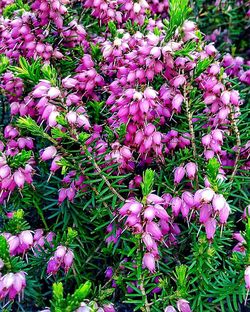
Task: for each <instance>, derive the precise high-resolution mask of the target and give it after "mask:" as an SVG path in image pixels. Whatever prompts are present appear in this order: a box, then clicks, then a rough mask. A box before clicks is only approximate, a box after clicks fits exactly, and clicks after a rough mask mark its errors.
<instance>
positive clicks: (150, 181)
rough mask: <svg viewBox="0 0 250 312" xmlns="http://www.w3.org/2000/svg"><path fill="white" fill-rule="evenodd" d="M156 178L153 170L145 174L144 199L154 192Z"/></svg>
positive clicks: (142, 186)
mask: <svg viewBox="0 0 250 312" xmlns="http://www.w3.org/2000/svg"><path fill="white" fill-rule="evenodd" d="M154 176H155V173H154V171H153V170H152V169H147V170H146V171H145V172H144V173H143V181H142V183H141V189H142V195H143V197H146V196H147V195H149V194H150V193H151V192H152V189H153V185H154Z"/></svg>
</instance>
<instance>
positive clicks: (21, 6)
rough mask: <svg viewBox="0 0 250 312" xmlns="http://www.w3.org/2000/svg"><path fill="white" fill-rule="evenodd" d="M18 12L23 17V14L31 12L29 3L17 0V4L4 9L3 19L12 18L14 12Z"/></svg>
mask: <svg viewBox="0 0 250 312" xmlns="http://www.w3.org/2000/svg"><path fill="white" fill-rule="evenodd" d="M16 11H18V12H19V14H20V15H21V14H22V13H23V12H25V11H26V12H27V11H30V7H29V5H28V4H27V3H24V2H23V1H22V0H16V1H15V3H12V4H9V5H7V6H6V7H5V8H4V9H3V17H4V18H10V17H11V16H12V15H13V13H14V12H16Z"/></svg>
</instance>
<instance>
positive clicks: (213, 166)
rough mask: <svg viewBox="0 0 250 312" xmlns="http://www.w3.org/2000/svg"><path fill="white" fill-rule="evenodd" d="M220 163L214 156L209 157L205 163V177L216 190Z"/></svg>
mask: <svg viewBox="0 0 250 312" xmlns="http://www.w3.org/2000/svg"><path fill="white" fill-rule="evenodd" d="M219 169H220V164H219V162H218V160H217V159H216V158H210V159H209V161H208V164H207V178H208V180H209V182H210V184H211V186H212V188H213V189H214V190H215V191H218V173H219Z"/></svg>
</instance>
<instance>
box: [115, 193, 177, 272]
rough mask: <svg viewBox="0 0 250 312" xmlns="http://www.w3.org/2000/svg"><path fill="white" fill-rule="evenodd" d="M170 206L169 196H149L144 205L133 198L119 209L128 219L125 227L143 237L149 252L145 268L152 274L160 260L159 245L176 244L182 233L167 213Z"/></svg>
mask: <svg viewBox="0 0 250 312" xmlns="http://www.w3.org/2000/svg"><path fill="white" fill-rule="evenodd" d="M168 205H169V196H168V194H166V195H165V196H164V195H163V196H162V197H160V196H157V195H155V194H149V195H148V196H147V197H146V199H145V203H144V204H143V203H141V202H138V201H137V200H136V199H135V198H131V199H129V200H127V202H126V203H125V204H124V205H123V206H122V207H121V208H120V209H119V215H120V217H121V218H124V217H126V221H125V225H126V226H127V227H128V228H129V229H130V230H131V231H132V232H133V233H134V234H140V235H141V239H142V242H143V243H144V245H145V247H146V251H147V252H146V253H145V254H144V257H143V266H144V267H146V268H148V269H149V271H150V272H154V271H155V260H157V259H159V250H158V244H160V243H161V242H163V241H164V243H165V244H166V245H168V244H171V243H174V242H175V240H176V235H178V234H179V233H180V229H179V227H178V225H177V224H176V223H174V222H173V220H172V218H171V217H170V216H169V214H168V213H167V211H166V208H167V207H168ZM166 235H167V238H164V237H166Z"/></svg>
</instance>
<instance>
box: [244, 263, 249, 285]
mask: <svg viewBox="0 0 250 312" xmlns="http://www.w3.org/2000/svg"><path fill="white" fill-rule="evenodd" d="M244 278H245V285H246V289H247V290H250V266H247V267H246V269H245V274H244Z"/></svg>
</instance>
